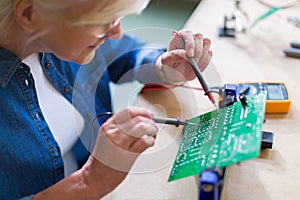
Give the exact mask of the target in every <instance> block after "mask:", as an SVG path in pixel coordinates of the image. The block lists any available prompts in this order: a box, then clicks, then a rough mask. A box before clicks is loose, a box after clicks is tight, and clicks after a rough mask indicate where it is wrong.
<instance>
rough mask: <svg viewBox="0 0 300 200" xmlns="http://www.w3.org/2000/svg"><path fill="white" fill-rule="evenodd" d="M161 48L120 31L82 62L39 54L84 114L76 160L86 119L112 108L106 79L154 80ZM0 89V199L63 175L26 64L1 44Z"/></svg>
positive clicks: (82, 151)
mask: <svg viewBox="0 0 300 200" xmlns="http://www.w3.org/2000/svg"><path fill="white" fill-rule="evenodd" d="M161 53H162V50H161V49H155V48H154V49H152V48H146V47H145V44H144V43H142V42H139V41H137V40H134V39H133V38H131V37H129V36H126V35H125V36H123V38H122V39H120V40H107V41H106V42H105V43H104V44H103V45H102V46H101V47H100V48H99V49H98V50H97V52H96V55H95V58H94V59H93V60H92V61H91V62H90V63H89V64H87V65H85V66H80V65H78V64H76V63H73V62H68V61H64V60H61V59H59V58H57V57H56V56H55V55H54V54H51V53H40V54H39V55H40V61H41V65H42V68H43V71H44V73H45V75H46V76H47V77H48V78H49V80H50V82H51V83H52V84H53V85H54V86H55V88H56V89H57V90H58V91H59V92H60V93H61V94H62V95H63V96H64V97H65V98H66V99H67V100H68V101H69V102H70V103H72V104H73V106H75V107H76V108H77V110H78V111H79V112H80V113H81V115H82V116H83V117H84V119H85V128H84V131H83V133H82V134H81V136H80V140H78V142H77V143H76V144H75V146H74V148H73V152H74V154H75V156H76V158H77V160H78V163H79V165H80V166H82V165H83V164H84V162H85V161H86V159H87V157H88V152H87V146H88V143H89V139H90V138H89V137H90V135H89V134H90V133H89V131H90V129H91V128H90V126H91V121H92V119H93V118H94V117H95V116H96V115H97V114H98V113H103V112H107V111H111V110H112V107H111V96H110V91H109V82H110V81H113V82H119V81H121V82H127V81H131V80H134V79H138V80H141V79H144V80H145V82H156V81H158V80H157V77H156V76H155V73H154V70H153V63H154V62H155V60H156V59H157V57H158V56H159V55H160V54H161ZM124 74H125V76H124ZM0 95H1V98H0V108H1V114H0V135H1V137H0V199H20V198H24V199H31V197H32V196H31V195H33V194H36V193H38V192H39V191H41V190H43V189H45V188H47V187H49V186H51V185H53V184H55V183H56V182H58V181H59V180H61V179H62V178H64V164H63V161H62V155H61V152H60V148H59V146H58V144H57V142H56V141H55V139H54V137H53V135H52V133H51V131H50V129H49V126H48V124H47V122H46V121H45V118H44V116H43V113H42V110H41V108H40V106H39V102H38V99H37V94H36V89H35V82H34V79H33V76H32V74H31V73H30V67H29V66H26V65H25V64H24V63H22V61H21V59H19V58H18V57H17V56H15V55H14V54H13V53H11V52H9V51H7V50H5V49H3V48H0ZM70 120H73V119H70ZM104 120H106V119H105V118H103V119H102V118H100V119H99V123H96V125H95V126H94V127H93V129H94V133H93V136H94V137H96V136H95V135H96V131H97V128H98V127H99V126H100V124H101V123H103V121H104ZM57 123H64V122H61V121H58V122H57Z"/></svg>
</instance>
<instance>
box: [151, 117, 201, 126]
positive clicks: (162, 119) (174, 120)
mask: <svg viewBox="0 0 300 200" xmlns="http://www.w3.org/2000/svg"><path fill="white" fill-rule="evenodd" d="M152 119H153V121H154V122H155V123H159V124H170V125H175V126H176V127H178V126H179V125H197V126H199V125H200V124H197V123H192V122H188V121H184V120H181V119H180V118H178V117H177V118H167V117H154V118H152Z"/></svg>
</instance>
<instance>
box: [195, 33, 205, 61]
mask: <svg viewBox="0 0 300 200" xmlns="http://www.w3.org/2000/svg"><path fill="white" fill-rule="evenodd" d="M194 38H195V43H196V47H195V55H194V59H195V61H196V62H197V63H198V62H199V61H200V59H201V56H202V53H203V35H202V34H200V33H196V34H195V35H194Z"/></svg>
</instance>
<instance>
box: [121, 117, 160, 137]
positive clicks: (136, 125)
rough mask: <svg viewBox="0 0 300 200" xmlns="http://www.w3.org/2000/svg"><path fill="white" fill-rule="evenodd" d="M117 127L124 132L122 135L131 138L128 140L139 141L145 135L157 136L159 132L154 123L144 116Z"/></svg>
mask: <svg viewBox="0 0 300 200" xmlns="http://www.w3.org/2000/svg"><path fill="white" fill-rule="evenodd" d="M117 126H118V128H119V129H120V130H121V131H122V134H125V135H127V136H129V138H128V139H130V140H137V139H139V138H141V137H143V136H144V135H150V136H155V135H156V133H157V131H158V128H157V126H156V125H155V123H154V121H153V120H152V119H149V118H145V117H143V116H136V117H134V118H132V119H130V120H128V121H127V122H126V123H122V124H118V125H117ZM131 137H133V138H131Z"/></svg>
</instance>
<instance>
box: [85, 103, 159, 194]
mask: <svg viewBox="0 0 300 200" xmlns="http://www.w3.org/2000/svg"><path fill="white" fill-rule="evenodd" d="M153 117H154V116H153V114H152V113H151V112H149V110H147V109H145V108H140V107H129V108H126V109H125V110H123V111H121V112H118V113H116V114H114V115H113V116H112V117H111V118H109V119H108V120H107V121H106V122H105V123H104V124H103V125H102V126H101V128H100V129H99V131H98V138H97V141H96V144H95V148H94V150H93V152H92V156H91V158H90V161H91V163H90V164H91V166H92V167H93V174H94V175H93V177H94V178H97V177H98V178H99V179H98V181H100V182H101V181H104V180H105V183H109V185H110V188H109V190H113V189H114V188H115V187H117V185H119V184H120V183H121V182H122V181H123V179H124V178H125V177H126V175H127V173H128V171H129V170H130V168H131V166H132V165H133V163H134V161H135V160H136V158H137V157H138V155H139V154H140V153H142V152H143V151H145V150H146V149H147V148H149V147H151V146H153V145H154V143H155V138H156V134H157V132H158V128H157V126H156V125H155V123H154V121H153V120H152V118H153ZM102 189H103V188H102ZM108 192H110V191H108Z"/></svg>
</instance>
